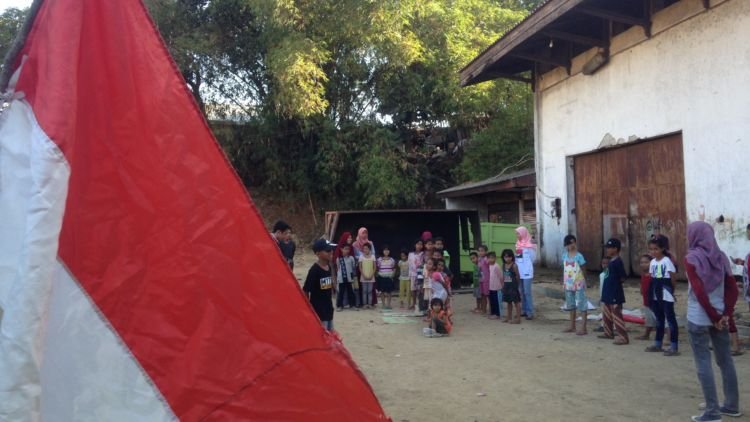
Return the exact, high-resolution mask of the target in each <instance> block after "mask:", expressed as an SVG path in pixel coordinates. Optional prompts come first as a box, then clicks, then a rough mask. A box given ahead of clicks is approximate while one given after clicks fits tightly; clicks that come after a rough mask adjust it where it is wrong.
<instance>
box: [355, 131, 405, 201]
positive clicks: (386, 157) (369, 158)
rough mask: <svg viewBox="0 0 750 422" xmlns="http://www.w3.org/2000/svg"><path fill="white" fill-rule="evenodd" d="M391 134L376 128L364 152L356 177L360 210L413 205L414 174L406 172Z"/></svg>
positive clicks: (397, 146)
mask: <svg viewBox="0 0 750 422" xmlns="http://www.w3.org/2000/svg"><path fill="white" fill-rule="evenodd" d="M394 135H395V133H394V132H391V131H388V130H387V129H377V130H376V131H374V132H373V133H372V139H371V140H369V141H370V143H369V148H367V149H366V150H365V151H364V155H363V156H362V159H361V160H360V165H359V168H358V174H357V176H358V177H357V187H358V188H359V189H360V190H361V191H362V199H363V203H362V205H363V206H364V208H400V207H409V206H411V205H413V204H414V202H415V197H416V193H417V178H416V175H415V174H413V173H412V172H410V171H409V166H408V164H407V163H406V161H405V160H404V159H403V155H404V154H403V151H402V150H401V149H400V142H399V139H398V137H396V136H394Z"/></svg>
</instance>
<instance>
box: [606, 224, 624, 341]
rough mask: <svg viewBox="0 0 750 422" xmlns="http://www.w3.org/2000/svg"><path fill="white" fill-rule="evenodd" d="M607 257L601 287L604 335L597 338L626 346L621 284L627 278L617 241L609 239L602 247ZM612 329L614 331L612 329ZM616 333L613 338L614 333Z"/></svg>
mask: <svg viewBox="0 0 750 422" xmlns="http://www.w3.org/2000/svg"><path fill="white" fill-rule="evenodd" d="M604 247H605V248H606V251H607V256H609V257H610V260H609V265H608V266H607V277H606V278H605V279H604V285H603V286H602V300H601V302H602V306H603V309H602V311H603V312H602V315H603V318H604V334H602V335H600V336H599V338H606V339H614V340H615V341H614V344H616V345H618V346H619V345H624V344H628V343H629V342H630V340H629V339H628V332H627V331H626V330H625V320H624V319H623V318H622V304H623V303H625V291H624V290H623V288H622V283H623V281H624V280H625V277H627V274H626V273H625V265H623V263H622V259H621V258H620V248H621V247H622V245H621V243H620V240H619V239H614V238H613V239H609V240H608V241H607V243H606V244H605V245H604ZM613 328H614V329H613ZM615 330H616V331H617V335H616V336H615V334H614V331H615Z"/></svg>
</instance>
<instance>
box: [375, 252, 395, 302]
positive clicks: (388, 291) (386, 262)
mask: <svg viewBox="0 0 750 422" xmlns="http://www.w3.org/2000/svg"><path fill="white" fill-rule="evenodd" d="M377 268H378V275H377V279H378V284H379V290H380V291H381V292H382V294H383V300H382V301H383V305H382V306H383V309H391V296H392V293H393V287H394V281H393V276H395V275H396V260H395V259H393V258H392V257H391V249H390V248H389V247H388V245H385V246H383V256H381V257H380V258H378V261H377Z"/></svg>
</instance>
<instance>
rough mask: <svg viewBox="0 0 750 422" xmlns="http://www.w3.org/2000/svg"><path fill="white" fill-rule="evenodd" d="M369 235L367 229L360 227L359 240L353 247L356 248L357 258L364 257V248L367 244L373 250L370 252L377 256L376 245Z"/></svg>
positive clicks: (358, 231)
mask: <svg viewBox="0 0 750 422" xmlns="http://www.w3.org/2000/svg"><path fill="white" fill-rule="evenodd" d="M368 235H369V232H368V231H367V228H366V227H360V228H359V230H357V239H356V240H355V241H354V243H353V244H352V246H354V251H355V255H356V257H357V258H359V257H360V256H361V255H362V247H363V246H364V245H365V244H366V243H369V244H370V249H372V250H371V251H370V252H371V253H372V254H373V255H375V245H374V244H373V243H372V241H371V240H370V239H369V237H368Z"/></svg>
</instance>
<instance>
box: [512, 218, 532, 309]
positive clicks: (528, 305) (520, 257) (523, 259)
mask: <svg viewBox="0 0 750 422" xmlns="http://www.w3.org/2000/svg"><path fill="white" fill-rule="evenodd" d="M516 239H517V240H516V264H517V265H518V271H519V272H520V273H521V295H522V302H521V306H522V307H523V314H521V316H523V315H526V319H528V320H531V319H534V294H533V293H534V291H533V282H534V259H535V258H536V245H535V244H534V243H532V241H531V234H529V230H528V229H527V228H526V227H523V226H521V227H518V228H517V229H516Z"/></svg>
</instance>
